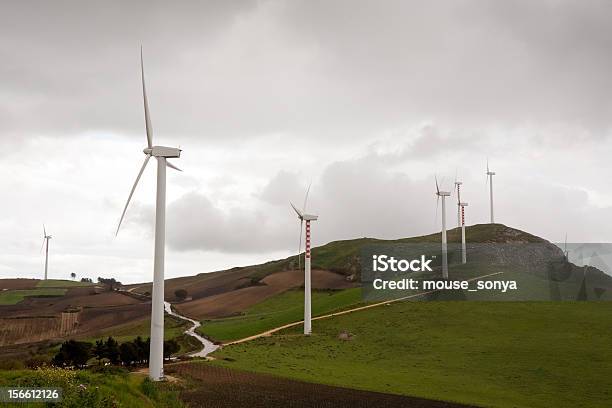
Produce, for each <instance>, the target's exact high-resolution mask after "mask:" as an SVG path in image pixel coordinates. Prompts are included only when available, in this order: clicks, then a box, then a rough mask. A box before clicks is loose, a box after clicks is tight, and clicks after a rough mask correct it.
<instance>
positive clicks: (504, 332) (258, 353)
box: [212, 302, 612, 408]
mask: <svg viewBox="0 0 612 408" xmlns="http://www.w3.org/2000/svg"><path fill="white" fill-rule="evenodd" d="M611 315H612V304H611V303H609V302H554V303H553V302H507V303H506V302H503V303H502V302H399V303H394V304H392V305H389V306H381V307H378V308H373V309H368V310H364V311H360V312H357V313H353V314H348V315H343V316H336V317H334V318H331V319H325V320H319V321H316V322H314V329H313V330H314V334H313V335H312V336H310V337H304V336H303V335H301V334H300V330H301V327H296V328H291V329H287V330H285V331H283V332H281V333H280V334H277V335H274V336H271V337H267V338H260V339H257V340H254V341H251V342H248V343H243V344H238V345H235V346H229V347H225V348H223V349H221V350H219V351H217V352H215V353H214V356H215V357H216V360H215V361H213V362H212V363H213V364H216V365H221V366H226V367H233V368H238V369H244V370H250V371H256V372H265V373H272V374H276V375H281V376H285V377H290V378H293V379H298V380H304V381H310V382H317V383H324V384H330V385H337V386H344V387H349V388H357V389H364V390H371V391H379V392H387V393H397V394H404V395H411V396H417V397H423V398H431V399H442V400H448V401H457V402H463V403H468V404H477V405H484V406H494V407H534V408H537V407H551V406H572V407H600V406H610V405H611V403H612V389H611V388H610V386H609V385H610V384H609V381H610V378H612V364H610V361H612V336H611V335H610V328H609V324H608V322H609V321H610V317H611ZM343 330H346V331H348V332H350V333H352V334H353V335H354V337H353V338H352V339H351V340H339V339H338V334H339V333H340V332H341V331H343Z"/></svg>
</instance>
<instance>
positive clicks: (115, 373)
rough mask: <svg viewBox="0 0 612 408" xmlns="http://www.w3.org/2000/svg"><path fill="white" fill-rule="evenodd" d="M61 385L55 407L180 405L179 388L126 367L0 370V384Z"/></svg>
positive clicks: (10, 405)
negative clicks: (97, 371)
mask: <svg viewBox="0 0 612 408" xmlns="http://www.w3.org/2000/svg"><path fill="white" fill-rule="evenodd" d="M8 386H10V387H53V388H56V387H59V388H62V389H63V398H62V402H60V403H57V404H51V403H50V404H49V405H53V406H54V407H58V408H61V407H66V408H67V407H98V408H113V407H122V408H155V407H160V408H161V407H164V408H181V407H183V404H182V403H181V402H180V401H179V400H178V398H177V395H178V391H177V390H175V387H174V386H172V385H168V384H154V383H151V382H149V381H147V380H145V377H144V376H143V375H134V374H129V373H127V372H125V371H123V370H117V369H110V370H106V371H105V372H101V373H95V372H92V371H72V370H64V369H60V368H44V369H39V370H11V371H1V370H0V387H8ZM2 406H3V407H40V406H46V405H44V404H42V403H38V404H35V403H14V404H10V403H4V404H3V405H2Z"/></svg>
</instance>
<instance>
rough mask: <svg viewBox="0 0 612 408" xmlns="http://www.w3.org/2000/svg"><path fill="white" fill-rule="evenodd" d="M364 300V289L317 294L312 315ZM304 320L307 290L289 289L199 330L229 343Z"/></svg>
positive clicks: (209, 321)
mask: <svg viewBox="0 0 612 408" xmlns="http://www.w3.org/2000/svg"><path fill="white" fill-rule="evenodd" d="M360 301H361V288H354V289H346V290H341V291H314V292H313V294H312V314H313V316H318V315H322V314H325V313H330V312H333V311H336V310H340V309H344V308H346V307H348V306H350V305H355V304H358V303H359V302H360ZM303 318H304V291H303V290H290V291H287V292H284V293H282V294H280V295H278V296H274V297H272V298H270V299H268V300H265V301H263V302H261V303H259V304H257V305H255V306H253V307H252V308H250V309H248V310H247V311H246V312H245V313H244V314H243V315H241V316H237V317H231V318H226V319H217V320H208V321H204V322H203V323H202V326H201V327H200V328H199V331H200V333H201V334H204V335H206V336H208V337H210V338H212V339H214V340H218V341H230V340H236V339H241V338H244V337H248V336H251V335H254V334H258V333H261V332H264V331H266V330H270V329H273V328H275V327H278V326H282V325H285V324H288V323H292V322H296V321H300V320H302V319H303Z"/></svg>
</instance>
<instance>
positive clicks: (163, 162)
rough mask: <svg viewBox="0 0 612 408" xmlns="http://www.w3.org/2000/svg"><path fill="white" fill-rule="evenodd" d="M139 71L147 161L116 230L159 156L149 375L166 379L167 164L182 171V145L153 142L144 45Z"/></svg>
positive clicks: (137, 178) (158, 378)
mask: <svg viewBox="0 0 612 408" xmlns="http://www.w3.org/2000/svg"><path fill="white" fill-rule="evenodd" d="M140 72H141V76H142V98H143V101H144V114H145V128H146V131H147V147H146V148H145V149H144V150H143V152H144V154H145V159H144V163H143V164H142V167H141V168H140V172H139V173H138V176H136V181H135V182H134V186H133V187H132V191H130V195H129V196H128V199H127V202H126V203H125V207H124V208H123V213H122V214H121V219H120V220H119V225H118V226H117V232H116V234H115V235H117V234H119V228H120V227H121V222H122V221H123V217H124V216H125V212H126V211H127V208H128V205H129V204H130V199H131V198H132V195H133V194H134V190H135V189H136V186H137V185H138V181H139V180H140V176H142V173H143V171H144V169H145V167H146V166H147V163H148V162H149V159H150V158H151V157H155V158H156V159H157V197H156V204H155V257H154V262H153V296H152V301H151V347H150V351H149V377H150V378H151V379H152V380H153V381H160V380H163V379H164V259H165V249H166V167H170V168H172V169H175V170H179V171H181V170H180V169H179V168H177V167H176V166H174V165H173V164H171V163H170V162H168V161H167V159H169V158H179V157H180V156H181V149H178V148H176V147H165V146H153V128H152V127H151V118H150V115H149V103H148V101H147V91H146V87H145V78H144V66H143V62H142V49H141V50H140Z"/></svg>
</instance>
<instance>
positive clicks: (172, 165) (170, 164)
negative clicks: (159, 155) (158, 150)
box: [166, 160, 183, 171]
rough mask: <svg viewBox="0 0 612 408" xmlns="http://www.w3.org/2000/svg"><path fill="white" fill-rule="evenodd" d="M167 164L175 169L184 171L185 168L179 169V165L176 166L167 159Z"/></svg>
mask: <svg viewBox="0 0 612 408" xmlns="http://www.w3.org/2000/svg"><path fill="white" fill-rule="evenodd" d="M166 166H168V167H170V168H171V169H174V170H178V171H183V170H181V169H179V168H178V167H176V166H175V165H174V164H172V163H170V162H169V161H168V160H166Z"/></svg>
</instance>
